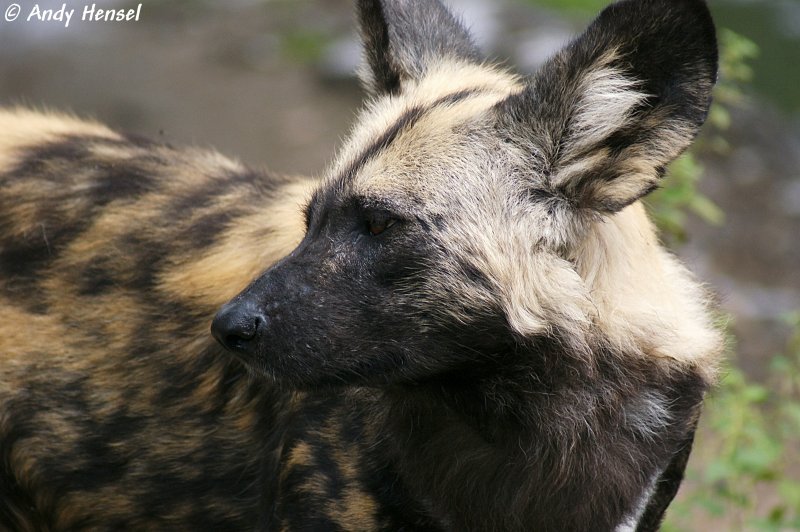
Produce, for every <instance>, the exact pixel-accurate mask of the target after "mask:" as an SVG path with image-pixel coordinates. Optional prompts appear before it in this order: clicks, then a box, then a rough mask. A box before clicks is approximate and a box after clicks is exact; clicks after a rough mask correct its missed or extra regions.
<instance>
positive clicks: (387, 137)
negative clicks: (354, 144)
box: [339, 89, 480, 182]
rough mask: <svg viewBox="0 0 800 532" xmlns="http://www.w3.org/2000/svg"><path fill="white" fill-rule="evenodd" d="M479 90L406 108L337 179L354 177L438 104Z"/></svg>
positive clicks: (450, 102) (459, 92)
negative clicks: (424, 105)
mask: <svg viewBox="0 0 800 532" xmlns="http://www.w3.org/2000/svg"><path fill="white" fill-rule="evenodd" d="M479 92H480V91H479V90H478V89H466V90H462V91H458V92H454V93H452V94H448V95H446V96H442V97H441V98H439V99H438V100H436V101H434V102H433V103H432V104H431V105H429V106H428V107H412V108H411V109H409V110H407V111H406V112H405V113H403V114H402V115H401V116H400V118H399V119H398V120H397V121H396V122H395V123H394V124H392V126H391V127H390V128H389V129H387V130H386V132H384V134H383V135H381V136H380V137H379V138H378V139H377V140H376V141H375V142H373V143H372V144H370V145H369V146H368V147H367V149H365V150H364V151H363V152H362V153H361V155H360V156H359V157H357V158H356V159H355V161H354V162H353V163H352V164H350V166H348V167H347V169H346V170H345V171H344V172H342V174H341V177H340V179H339V181H340V182H347V181H349V180H351V179H352V178H353V177H355V175H356V174H357V173H358V171H359V170H360V169H361V168H362V167H363V166H364V165H365V164H367V163H368V162H369V161H371V160H372V159H374V158H375V157H376V156H377V155H378V154H379V153H381V152H382V151H383V150H385V149H386V148H388V147H389V146H390V145H391V144H392V142H394V141H395V139H396V138H397V137H399V136H400V134H401V133H403V132H404V131H406V130H408V129H410V128H411V127H413V126H414V124H416V123H417V122H419V120H420V119H421V118H422V117H424V116H425V115H426V114H428V113H430V112H431V111H432V110H434V109H436V108H437V107H440V106H445V105H453V104H455V103H458V102H460V101H462V100H464V99H466V98H468V97H470V96H472V95H474V94H477V93H479Z"/></svg>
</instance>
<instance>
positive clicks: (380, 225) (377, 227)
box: [367, 216, 397, 236]
mask: <svg viewBox="0 0 800 532" xmlns="http://www.w3.org/2000/svg"><path fill="white" fill-rule="evenodd" d="M395 223H397V220H395V219H394V218H389V217H387V216H372V217H371V218H370V219H369V220H367V230H368V231H369V233H370V234H371V235H372V236H378V235H379V234H381V233H383V232H384V231H386V230H387V229H389V228H390V227H391V226H393V225H394V224H395Z"/></svg>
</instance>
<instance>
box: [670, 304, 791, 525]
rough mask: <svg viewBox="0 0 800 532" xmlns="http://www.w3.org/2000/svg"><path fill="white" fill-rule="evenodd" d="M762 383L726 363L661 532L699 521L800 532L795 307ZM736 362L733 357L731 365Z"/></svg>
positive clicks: (708, 403) (695, 523)
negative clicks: (789, 330) (781, 349)
mask: <svg viewBox="0 0 800 532" xmlns="http://www.w3.org/2000/svg"><path fill="white" fill-rule="evenodd" d="M787 322H788V323H789V324H790V325H791V326H792V327H793V331H794V333H793V335H792V337H791V339H790V341H789V344H788V345H787V348H786V351H785V353H783V354H780V355H777V356H775V357H774V358H773V359H772V361H771V363H770V366H769V375H768V377H767V379H766V380H765V382H764V384H759V383H755V382H753V381H752V380H750V379H748V378H747V377H746V376H745V374H744V372H743V371H742V370H741V369H739V368H737V367H735V366H734V365H731V366H729V367H728V368H726V370H725V371H724V377H723V379H722V383H721V385H720V387H719V388H718V389H717V390H716V391H715V392H714V393H713V394H712V396H711V397H710V398H709V400H708V401H707V403H706V409H705V414H704V419H703V426H702V428H701V430H700V431H699V432H698V437H697V444H696V448H695V456H694V457H693V458H694V460H693V461H692V463H691V465H690V468H689V470H688V471H687V482H686V483H685V486H684V490H685V493H683V494H682V496H681V497H679V500H678V501H676V502H675V503H674V504H673V505H672V507H671V509H670V511H669V512H668V519H667V522H666V523H665V525H664V530H665V531H666V532H670V531H682V530H696V529H697V523H698V522H699V521H700V522H705V523H724V525H722V524H717V525H716V527H712V529H719V528H718V527H720V526H725V529H726V530H748V531H749V530H762V531H765V532H767V531H770V532H771V531H779V530H800V459H799V458H798V457H799V456H800V312H798V313H795V314H792V315H791V316H788V317H787ZM732 362H734V361H731V363H732Z"/></svg>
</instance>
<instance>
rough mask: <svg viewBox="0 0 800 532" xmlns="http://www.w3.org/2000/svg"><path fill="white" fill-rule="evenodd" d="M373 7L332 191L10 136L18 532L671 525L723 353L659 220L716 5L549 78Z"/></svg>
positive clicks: (58, 133) (140, 147)
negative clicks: (363, 103)
mask: <svg viewBox="0 0 800 532" xmlns="http://www.w3.org/2000/svg"><path fill="white" fill-rule="evenodd" d="M358 13H359V18H360V23H361V29H362V34H363V38H364V41H365V50H366V59H367V61H366V68H365V70H364V72H363V76H362V77H363V80H364V83H365V85H366V87H367V89H368V90H369V91H370V92H371V95H372V98H371V100H370V103H369V104H368V105H367V107H366V109H365V110H364V111H363V113H362V115H361V117H360V119H359V121H358V124H357V126H356V127H355V129H354V130H353V132H352V135H351V137H350V139H349V141H348V142H347V143H346V145H345V146H344V148H343V149H342V152H341V154H340V156H339V158H338V161H337V162H336V163H335V164H334V165H333V166H332V168H331V169H330V170H329V172H328V175H327V177H326V178H325V179H323V180H322V182H321V183H314V182H312V181H310V180H304V179H284V178H278V177H276V176H272V175H267V174H263V173H260V172H254V171H251V170H248V169H246V168H244V167H242V166H241V165H239V164H237V163H234V162H231V161H230V160H228V159H225V158H223V157H221V156H220V155H217V154H215V153H209V152H206V151H199V150H193V149H175V148H172V147H169V146H165V145H161V144H156V143H151V142H148V141H145V140H141V139H138V138H132V137H129V136H125V135H121V134H118V133H115V132H113V131H110V130H109V129H107V128H105V127H103V126H101V125H98V124H94V123H90V122H84V121H79V120H77V119H75V118H71V117H67V116H59V115H52V114H50V115H45V114H37V113H33V112H29V111H24V110H11V111H5V112H3V113H0V305H1V306H0V313H1V314H0V316H2V320H0V346H2V347H1V348H0V357H2V358H1V360H2V366H1V367H0V526H2V527H3V528H5V529H10V530H80V529H173V528H178V529H195V530H200V529H203V530H251V529H256V528H257V529H261V530H375V529H380V530H401V529H402V530H457V531H461V530H544V531H549V530H595V531H597V530H634V529H636V530H654V529H656V528H658V525H659V523H660V521H661V518H662V515H663V513H664V510H665V508H666V507H667V505H668V504H669V502H670V500H671V499H672V497H673V496H674V494H675V492H676V490H677V488H678V485H679V483H680V481H681V478H682V475H683V469H684V467H685V464H686V459H687V457H688V454H689V449H690V447H691V443H692V439H693V432H694V427H695V423H696V421H697V418H698V415H699V410H700V405H701V401H702V397H703V394H704V391H705V390H706V389H707V387H708V386H709V385H710V384H711V383H712V382H713V378H714V367H715V362H716V359H717V357H718V354H719V352H720V338H719V336H718V334H717V333H716V332H715V331H714V329H713V327H712V326H711V323H710V318H709V312H708V310H707V309H706V304H705V301H704V300H705V295H704V293H703V291H702V290H701V289H700V287H699V286H698V285H697V284H696V283H695V282H694V281H692V280H691V278H690V276H689V275H688V274H687V273H686V271H685V270H684V269H683V268H682V267H681V266H680V265H679V264H678V263H677V261H676V260H675V259H674V258H673V257H672V256H670V255H669V254H668V253H667V252H665V251H664V250H663V249H662V248H661V247H660V245H659V243H658V241H657V237H656V235H655V232H654V230H653V228H652V226H651V224H650V222H649V221H648V219H647V216H646V215H645V212H644V209H643V208H642V206H641V204H640V202H638V201H637V200H639V198H641V197H642V196H643V195H645V194H646V193H647V192H648V191H650V190H652V189H653V188H654V187H655V186H657V183H658V180H659V177H660V176H661V175H662V174H663V172H664V167H665V166H666V165H667V164H668V163H669V162H670V161H671V160H673V159H674V158H675V157H676V156H677V155H678V154H679V153H680V152H681V151H682V150H684V149H685V148H686V146H687V145H688V144H689V143H690V142H691V140H692V138H693V137H694V136H695V134H696V133H697V131H698V129H699V127H700V125H701V124H702V123H703V121H704V119H705V116H706V113H707V110H708V105H709V100H710V91H711V88H712V86H713V84H714V81H715V76H716V68H717V65H716V61H717V59H716V44H715V36H714V28H713V25H712V22H711V18H710V16H709V13H708V10H707V8H706V6H705V4H704V2H703V1H702V0H625V1H622V2H619V3H617V4H614V5H612V6H610V7H608V8H607V9H606V10H605V11H603V12H602V13H601V14H600V16H599V18H598V19H597V20H596V21H595V22H594V23H593V24H592V25H591V26H590V27H589V29H588V30H587V31H586V32H585V33H584V34H583V35H582V36H580V37H579V38H577V39H576V40H575V41H573V42H572V43H571V44H570V45H569V46H567V47H566V48H565V49H564V50H563V51H562V52H560V53H559V54H558V55H556V56H555V57H553V58H552V59H551V60H550V61H549V62H547V63H546V64H545V65H544V66H543V67H542V68H541V70H540V71H539V72H538V73H536V74H535V75H533V76H532V77H530V78H523V77H519V76H517V75H514V74H511V73H509V72H507V71H506V70H504V69H501V68H499V67H497V66H492V65H490V64H488V63H486V62H484V60H483V59H482V58H481V55H480V53H479V52H478V51H477V50H476V49H475V47H474V46H473V45H472V43H471V40H470V37H469V35H468V34H467V33H466V32H465V30H464V29H463V28H462V26H461V25H460V24H459V23H458V22H457V21H456V20H455V19H454V18H453V16H452V15H450V14H449V12H448V11H447V10H446V9H445V8H444V7H443V6H442V5H441V4H440V3H439V2H438V1H437V0H416V1H413V2H412V1H410V0H394V1H392V0H382V1H379V0H360V1H359V2H358ZM299 205H303V206H304V207H303V208H301V207H300V206H299ZM281 257H283V258H281ZM254 278H255V280H254V281H252V282H251V280H252V279H254ZM248 283H249V285H248ZM237 292H240V293H239V295H238V296H235V297H234V295H235V294H236V293H237ZM232 297H233V299H232V301H231V302H229V303H227V304H225V302H226V301H227V300H229V299H230V298H232ZM223 304H225V305H224V306H223ZM219 307H222V310H221V311H219V313H218V314H217V315H216V317H215V318H214V316H215V312H216V311H217V309H218V308H219ZM212 318H214V319H213V325H212V327H211V328H212V332H213V335H214V336H215V337H216V339H217V340H218V341H219V343H221V344H223V345H224V346H225V347H226V348H227V350H228V351H230V352H232V353H233V354H235V357H231V356H229V354H228V353H226V352H225V350H223V349H222V347H220V346H219V345H218V343H217V342H215V341H214V339H212V337H211V335H210V334H209V333H208V328H209V324H211V323H212ZM251 375H256V377H255V378H254V377H252V376H251Z"/></svg>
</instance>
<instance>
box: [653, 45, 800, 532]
mask: <svg viewBox="0 0 800 532" xmlns="http://www.w3.org/2000/svg"><path fill="white" fill-rule="evenodd" d="M719 39H720V82H719V84H718V85H717V87H716V89H715V92H714V105H713V106H712V108H711V111H710V113H709V119H708V126H707V128H706V131H705V134H704V136H703V137H702V138H701V139H699V140H698V142H697V143H695V145H694V146H693V148H692V149H691V150H690V151H689V152H687V153H686V154H684V155H683V156H682V157H681V158H679V159H678V160H677V161H675V163H673V164H672V165H671V166H670V169H669V173H668V176H667V177H666V178H665V180H664V183H663V186H662V188H661V189H660V190H658V191H657V192H655V193H654V194H653V195H651V196H650V198H649V200H648V204H649V207H650V210H651V212H652V214H653V216H654V219H655V220H656V222H657V224H658V225H659V226H660V228H661V229H662V231H663V232H664V234H665V236H666V238H667V239H668V240H670V241H672V242H681V241H683V240H685V238H686V237H687V235H686V221H687V214H688V213H692V214H694V215H697V216H699V217H700V218H701V219H702V220H704V221H706V222H708V223H712V224H721V223H722V222H723V221H724V213H723V212H722V211H721V210H720V209H719V208H718V207H717V206H716V205H715V204H714V203H713V202H712V201H711V200H709V199H708V198H707V197H705V196H704V195H703V194H702V193H701V192H700V191H699V190H698V188H697V185H698V183H699V182H700V178H701V176H702V174H703V166H702V165H701V164H700V163H699V162H698V159H699V158H701V157H702V156H703V155H704V154H708V153H721V154H725V153H727V152H728V151H729V150H730V147H729V146H728V143H727V141H726V139H725V137H724V134H725V132H726V131H727V130H728V129H729V128H730V126H731V114H730V110H731V109H732V108H734V107H737V106H741V105H743V104H744V103H745V101H746V100H745V96H744V90H743V87H744V85H746V84H747V83H749V82H750V81H751V80H752V76H753V72H752V70H751V68H750V66H749V65H748V61H750V60H752V59H753V58H754V57H756V55H757V54H758V47H757V46H756V45H755V44H754V43H753V42H752V41H750V40H748V39H746V38H744V37H742V36H740V35H737V34H736V33H734V32H732V31H729V30H724V29H723V30H721V31H720V33H719ZM787 320H788V322H789V323H790V325H791V326H792V327H793V331H794V334H793V336H792V338H791V340H790V342H789V345H787V348H786V351H785V353H783V354H780V355H776V356H775V357H774V358H773V359H772V360H771V361H770V362H769V375H768V377H767V378H766V380H765V381H764V383H758V382H755V381H754V380H752V379H751V378H749V377H748V376H747V375H746V374H745V373H744V371H743V370H742V369H740V368H739V367H737V366H736V365H735V362H736V360H735V357H734V356H733V355H731V358H730V360H729V361H728V364H729V365H728V366H727V367H726V368H725V370H724V371H723V378H722V381H721V384H720V386H719V388H718V389H717V390H715V391H714V393H713V394H712V395H711V397H710V398H709V400H708V401H707V404H706V407H705V413H704V416H703V422H702V426H701V429H700V430H699V431H698V436H697V442H696V446H695V451H694V456H693V460H692V462H691V463H690V466H689V469H688V470H687V482H686V483H685V485H684V488H683V493H682V494H681V495H680V496H679V498H678V500H676V502H675V503H674V504H673V505H672V507H671V509H670V511H669V512H668V517H667V522H666V523H665V524H664V528H663V529H664V530H665V531H667V532H670V531H684V530H698V529H699V528H698V523H704V526H703V528H706V529H713V530H747V531H750V530H759V531H765V532H767V531H769V532H772V531H776V532H777V531H780V530H790V529H795V530H800V459H798V458H797V457H798V456H800V312H798V313H797V314H793V315H792V316H789V317H788V318H787Z"/></svg>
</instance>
